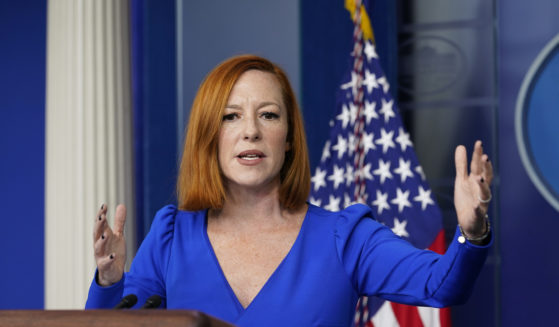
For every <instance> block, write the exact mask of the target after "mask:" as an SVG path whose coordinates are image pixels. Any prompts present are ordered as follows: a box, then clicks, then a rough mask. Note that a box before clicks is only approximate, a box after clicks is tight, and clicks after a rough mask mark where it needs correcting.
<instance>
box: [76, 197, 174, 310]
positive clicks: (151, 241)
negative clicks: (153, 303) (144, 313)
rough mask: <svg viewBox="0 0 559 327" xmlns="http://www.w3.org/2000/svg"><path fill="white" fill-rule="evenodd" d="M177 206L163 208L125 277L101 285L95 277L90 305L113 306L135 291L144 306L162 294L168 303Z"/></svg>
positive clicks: (163, 302) (91, 306) (157, 214)
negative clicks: (152, 297)
mask: <svg viewBox="0 0 559 327" xmlns="http://www.w3.org/2000/svg"><path fill="white" fill-rule="evenodd" d="M176 215H177V208H176V207H175V206H172V205H168V206H165V207H163V208H162V209H160V210H159V211H158V212H157V213H156V215H155V218H154V220H153V223H152V225H151V228H150V231H149V233H148V234H147V235H146V238H145V239H144V241H143V242H142V245H141V246H140V248H139V249H138V252H137V253H136V256H135V257H134V260H133V261H132V266H131V267H130V272H128V273H125V274H124V276H123V278H122V280H121V281H120V282H118V283H116V284H114V285H111V286H109V287H101V286H99V285H98V284H97V283H96V281H95V279H94V280H93V282H92V284H91V287H90V290H89V295H88V299H87V303H86V308H93V307H97V308H107V307H112V306H114V305H115V304H116V303H118V302H119V301H120V299H121V298H122V297H123V296H125V295H128V294H135V295H136V296H137V297H138V302H137V303H136V305H135V306H134V307H141V306H142V305H143V304H144V303H145V301H146V300H147V298H149V297H150V296H152V295H159V296H160V297H161V299H162V304H161V306H162V307H165V306H166V291H165V278H166V273H167V266H168V263H169V257H170V255H171V248H172V241H173V234H174V227H175V218H176Z"/></svg>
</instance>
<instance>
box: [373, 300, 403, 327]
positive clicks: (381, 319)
mask: <svg viewBox="0 0 559 327" xmlns="http://www.w3.org/2000/svg"><path fill="white" fill-rule="evenodd" d="M371 320H372V321H373V324H375V327H376V326H380V327H400V324H398V320H396V316H395V315H394V311H392V305H391V304H390V302H388V301H384V303H383V304H382V306H381V307H380V309H378V311H377V313H376V314H375V315H374V316H373V318H371Z"/></svg>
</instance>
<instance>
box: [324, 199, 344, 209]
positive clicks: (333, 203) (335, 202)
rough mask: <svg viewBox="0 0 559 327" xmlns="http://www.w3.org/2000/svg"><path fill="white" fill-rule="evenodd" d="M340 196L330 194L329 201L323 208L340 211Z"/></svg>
mask: <svg viewBox="0 0 559 327" xmlns="http://www.w3.org/2000/svg"><path fill="white" fill-rule="evenodd" d="M340 201H341V199H340V198H337V197H335V196H333V195H330V202H328V205H327V206H325V207H324V209H326V210H329V211H340Z"/></svg>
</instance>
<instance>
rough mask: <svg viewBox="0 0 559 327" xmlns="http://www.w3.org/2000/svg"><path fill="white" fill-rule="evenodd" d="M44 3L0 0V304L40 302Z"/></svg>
mask: <svg viewBox="0 0 559 327" xmlns="http://www.w3.org/2000/svg"><path fill="white" fill-rule="evenodd" d="M46 26H47V3H46V1H31V0H24V1H0V207H1V208H2V211H1V213H0V217H1V220H0V221H1V222H2V234H3V235H2V237H0V309H42V308H43V305H44V300H43V298H44V290H43V289H44V281H43V279H44V273H43V271H44V246H43V244H44V240H45V238H44V226H45V224H44V204H45V202H44V185H45V183H44V180H45V173H44V171H45V170H44V169H45V168H44V166H45V159H44V158H45V139H44V135H45V76H46V74H45V73H46V72H45V70H46V67H45V64H46V30H47V28H46Z"/></svg>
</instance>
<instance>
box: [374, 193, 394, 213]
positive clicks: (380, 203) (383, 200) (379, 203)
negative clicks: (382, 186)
mask: <svg viewBox="0 0 559 327" xmlns="http://www.w3.org/2000/svg"><path fill="white" fill-rule="evenodd" d="M387 200H388V193H382V192H381V191H380V190H377V199H376V200H375V201H373V205H374V206H376V207H377V213H378V214H379V215H380V214H381V213H382V211H383V210H384V209H387V210H389V209H390V205H389V204H388V201H387Z"/></svg>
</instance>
